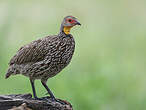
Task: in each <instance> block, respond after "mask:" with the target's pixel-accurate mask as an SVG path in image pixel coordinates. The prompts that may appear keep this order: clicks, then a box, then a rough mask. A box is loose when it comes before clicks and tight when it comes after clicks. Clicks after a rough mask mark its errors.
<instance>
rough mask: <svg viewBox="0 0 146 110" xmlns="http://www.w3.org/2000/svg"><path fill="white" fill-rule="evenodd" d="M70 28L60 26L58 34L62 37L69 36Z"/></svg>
mask: <svg viewBox="0 0 146 110" xmlns="http://www.w3.org/2000/svg"><path fill="white" fill-rule="evenodd" d="M71 28H72V26H63V25H61V28H60V33H59V34H61V35H63V36H69V35H70V30H71Z"/></svg>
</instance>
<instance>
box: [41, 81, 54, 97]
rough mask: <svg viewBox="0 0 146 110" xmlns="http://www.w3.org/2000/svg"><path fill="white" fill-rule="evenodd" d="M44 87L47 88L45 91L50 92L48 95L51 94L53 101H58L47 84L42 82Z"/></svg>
mask: <svg viewBox="0 0 146 110" xmlns="http://www.w3.org/2000/svg"><path fill="white" fill-rule="evenodd" d="M41 83H42V85H43V86H44V87H45V89H46V90H47V91H48V93H49V94H50V97H51V98H52V100H56V99H55V96H54V95H53V93H52V92H51V90H50V89H49V88H48V86H47V84H46V82H43V81H41Z"/></svg>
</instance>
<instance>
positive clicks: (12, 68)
mask: <svg viewBox="0 0 146 110" xmlns="http://www.w3.org/2000/svg"><path fill="white" fill-rule="evenodd" d="M16 74H20V71H19V68H18V67H17V66H16V65H11V66H10V67H9V69H8V71H7V73H6V75H5V78H6V79H7V78H9V77H10V76H11V75H16Z"/></svg>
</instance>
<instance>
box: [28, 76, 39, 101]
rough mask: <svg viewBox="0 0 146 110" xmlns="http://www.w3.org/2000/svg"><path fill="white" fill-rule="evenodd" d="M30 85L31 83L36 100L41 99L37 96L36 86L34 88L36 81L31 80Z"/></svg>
mask: <svg viewBox="0 0 146 110" xmlns="http://www.w3.org/2000/svg"><path fill="white" fill-rule="evenodd" d="M30 83H31V87H32V92H33V96H34V98H35V99H39V98H38V97H37V95H36V91H35V86H34V80H32V79H30Z"/></svg>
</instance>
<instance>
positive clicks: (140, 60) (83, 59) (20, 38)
mask: <svg viewBox="0 0 146 110" xmlns="http://www.w3.org/2000/svg"><path fill="white" fill-rule="evenodd" d="M66 15H73V16H75V17H77V18H78V20H79V21H80V22H81V24H82V26H81V27H80V26H76V27H75V28H73V29H72V32H71V33H72V34H73V35H74V38H75V40H76V50H75V54H74V56H73V59H72V62H71V64H70V65H69V66H68V67H67V68H65V69H64V70H63V71H62V72H61V73H60V74H58V75H57V76H56V77H53V78H51V79H49V80H48V83H47V84H48V86H49V87H50V88H51V89H52V91H53V92H54V94H55V96H56V97H57V98H62V99H65V100H68V101H69V102H71V103H72V105H73V107H74V109H75V110H145V108H146V0H88V1H87V0H78V1H77V0H1V1H0V94H19V93H32V90H31V86H30V83H29V80H28V78H26V77H24V76H22V75H19V76H18V75H17V76H13V77H10V78H9V79H7V80H5V79H4V76H5V73H6V71H7V68H8V62H9V60H10V58H11V57H12V56H13V55H14V54H15V53H16V51H17V50H18V49H19V48H20V47H21V46H23V45H24V44H27V43H29V42H31V41H33V40H36V39H39V38H41V37H45V36H47V35H54V34H57V33H58V32H59V28H60V23H61V21H62V20H63V17H65V16H66ZM36 89H37V94H38V96H40V97H42V96H44V95H45V93H46V90H45V89H44V87H42V85H41V83H40V81H36Z"/></svg>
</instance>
